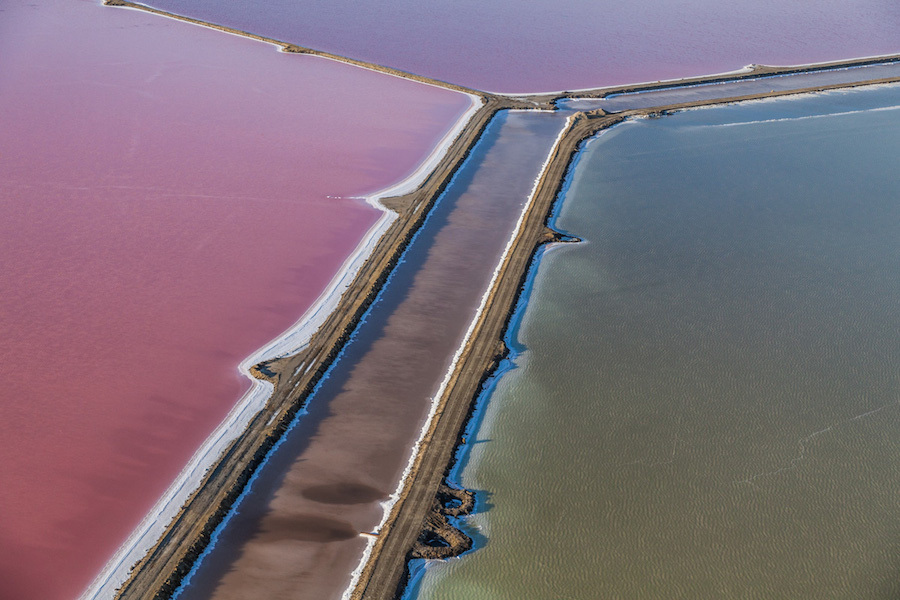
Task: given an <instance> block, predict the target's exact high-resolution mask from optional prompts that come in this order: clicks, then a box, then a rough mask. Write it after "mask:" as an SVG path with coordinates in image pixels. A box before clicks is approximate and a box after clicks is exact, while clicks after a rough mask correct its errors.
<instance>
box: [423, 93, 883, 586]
mask: <svg viewBox="0 0 900 600" xmlns="http://www.w3.org/2000/svg"><path fill="white" fill-rule="evenodd" d="M898 105H900V87H898V86H893V87H881V88H876V89H871V90H858V91H851V92H839V93H828V94H819V95H813V96H804V97H802V98H799V99H798V98H794V99H787V100H779V101H764V102H756V103H748V104H743V105H734V106H727V107H720V108H711V109H704V110H695V111H688V112H683V113H678V114H675V115H672V116H668V117H664V118H660V119H653V120H641V121H637V122H633V123H628V124H625V125H622V126H619V127H617V128H615V129H613V130H611V131H609V132H607V133H605V134H603V135H601V136H599V137H598V138H596V139H594V140H593V141H592V142H590V143H589V144H588V145H587V146H586V148H585V150H584V152H583V153H582V154H581V157H580V159H579V162H578V164H577V167H576V168H575V169H574V171H573V173H572V174H571V179H570V184H571V185H570V187H569V189H568V191H567V193H566V194H565V197H564V202H563V203H562V205H561V208H560V212H559V215H558V218H557V220H556V226H557V227H558V228H560V229H563V230H565V231H567V232H569V233H571V234H573V235H576V236H578V237H581V238H583V239H584V240H585V241H584V242H583V243H580V244H568V245H562V246H556V247H554V248H552V249H550V250H549V251H547V252H546V253H545V254H544V255H543V256H542V258H541V260H540V263H539V267H538V268H537V269H536V271H535V274H534V276H533V281H532V283H533V288H531V290H530V292H529V293H528V294H527V305H525V308H524V312H522V313H520V318H521V320H520V322H519V323H518V325H517V326H516V328H515V331H514V332H513V334H512V336H513V341H514V342H517V343H518V344H519V345H520V347H519V354H518V355H517V356H516V357H515V359H514V361H513V363H514V367H513V368H512V369H511V370H509V371H508V372H506V373H505V374H504V375H503V376H502V377H500V378H499V381H497V382H496V385H495V387H494V388H493V389H492V390H491V391H490V393H489V394H488V397H487V399H486V402H484V405H483V408H482V410H481V411H480V413H479V416H478V419H479V420H478V421H477V422H476V423H475V427H474V430H473V432H472V433H471V434H470V436H469V440H468V441H469V444H468V445H467V446H466V449H465V452H464V453H463V456H462V463H461V466H460V468H459V469H458V470H457V473H456V477H457V478H458V479H459V480H460V482H461V483H462V484H463V485H465V486H466V487H469V488H472V489H476V490H479V512H478V513H477V514H475V515H473V516H471V517H469V518H468V519H467V520H466V523H465V526H466V528H467V529H468V531H470V533H473V534H474V535H475V537H476V539H477V542H478V544H479V548H478V549H477V550H476V551H474V552H472V553H469V554H467V555H465V556H463V557H461V558H459V559H454V560H450V561H447V562H434V563H429V564H428V566H427V568H425V569H422V568H421V565H420V566H419V569H418V572H417V574H416V578H415V580H414V581H415V584H414V586H413V588H412V590H411V592H410V596H412V597H416V598H420V599H422V600H439V599H440V600H445V599H447V600H449V599H453V600H460V599H473V600H474V599H479V600H481V599H494V598H504V599H506V598H509V599H517V600H519V599H532V598H533V599H556V598H566V599H595V598H667V599H668V598H786V599H787V598H791V599H793V598H810V599H813V598H815V599H819V598H897V597H900V404H898V402H900V175H898V173H900V158H898V157H900V106H898Z"/></svg>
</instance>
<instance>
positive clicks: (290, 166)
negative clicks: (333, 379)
mask: <svg viewBox="0 0 900 600" xmlns="http://www.w3.org/2000/svg"><path fill="white" fill-rule="evenodd" d="M469 104H470V102H469V99H468V98H466V97H465V96H463V95H461V94H457V93H454V92H449V91H446V90H442V89H439V88H435V87H430V86H425V85H421V84H416V83H413V82H410V81H406V80H402V79H399V78H394V77H389V76H385V75H382V74H378V73H374V72H370V71H366V70H362V69H358V68H354V67H349V66H347V65H344V64H340V63H335V62H332V61H326V60H322V59H317V58H312V57H304V56H298V55H287V54H282V53H279V52H277V51H276V49H275V48H274V47H272V46H269V45H266V44H262V43H258V42H253V41H248V40H246V39H241V38H238V37H234V36H230V35H227V34H224V33H221V32H217V31H213V30H209V29H205V28H201V27H196V26H192V25H186V24H183V23H178V22H176V21H173V20H171V19H165V18H161V17H156V16H152V15H148V14H144V13H141V12H139V11H131V10H123V9H113V8H104V7H101V6H100V5H99V4H97V3H95V2H84V1H73V0H44V1H42V2H40V3H35V4H29V3H28V2H27V0H3V1H2V3H0V111H2V112H0V115H2V117H0V119H2V121H0V123H2V124H0V211H2V212H0V262H2V271H0V390H2V392H0V479H2V484H0V598H3V599H7V598H8V599H16V600H29V599H34V600H55V599H70V598H73V597H76V596H77V595H78V594H79V593H80V592H81V591H82V590H83V589H84V588H85V586H87V584H88V583H89V582H90V581H91V579H92V578H93V577H94V576H95V575H96V574H97V573H98V572H99V570H100V569H101V568H102V567H103V565H104V563H105V562H106V561H107V560H108V559H109V558H110V556H111V555H112V553H113V552H114V551H115V550H116V548H117V547H118V546H119V545H120V544H121V543H122V542H123V541H124V539H125V538H126V537H127V535H128V534H129V532H130V531H131V530H132V529H133V528H134V527H135V526H136V525H137V523H138V522H139V521H140V519H141V518H142V517H143V515H144V514H145V513H146V511H147V510H148V509H149V508H150V507H151V506H152V505H153V504H154V503H155V502H156V500H157V499H158V498H159V497H160V495H161V494H162V493H163V491H164V490H165V489H166V488H167V486H168V485H169V483H170V482H171V481H172V480H173V479H174V478H175V476H176V474H177V473H178V472H179V471H180V470H181V468H182V466H183V465H184V464H185V463H186V462H187V460H188V459H189V457H190V456H191V454H192V453H193V452H194V451H195V450H196V449H197V448H198V446H199V445H200V444H201V443H202V441H203V440H204V439H205V438H206V437H207V436H208V435H209V433H210V432H211V431H212V429H213V428H214V427H215V426H216V425H217V424H218V423H219V422H221V420H222V419H223V418H224V416H225V415H226V413H227V412H228V411H229V409H230V408H231V407H232V406H233V405H234V404H235V403H236V402H237V400H238V399H239V398H240V396H241V395H242V394H243V392H244V391H245V390H246V389H247V388H248V382H247V380H245V379H243V378H242V377H241V376H240V375H239V373H238V371H237V366H238V364H239V363H240V361H241V360H243V359H244V358H245V357H247V356H248V355H250V354H251V353H252V352H253V351H254V350H256V349H257V348H259V347H261V346H262V345H263V344H265V343H266V342H268V341H269V340H271V339H273V338H274V337H276V336H278V334H279V333H281V332H282V331H284V330H285V329H286V328H287V327H288V326H290V325H291V324H292V323H293V322H294V321H296V320H297V319H298V318H299V317H300V316H301V315H302V314H303V312H304V310H305V309H306V308H307V307H309V306H310V305H311V304H312V302H313V301H314V300H315V299H316V297H317V296H318V295H319V294H320V293H321V292H322V291H323V289H324V288H325V286H326V285H327V283H328V281H329V280H330V279H331V278H332V277H333V276H334V274H335V273H336V272H337V270H338V269H339V267H340V266H341V264H342V263H343V261H344V260H345V259H346V258H347V256H348V255H349V254H350V253H351V251H352V250H353V249H354V248H355V247H356V246H357V244H358V243H359V242H360V240H361V238H362V237H363V234H364V233H365V232H366V231H367V230H368V229H369V228H370V227H371V226H372V225H373V223H374V222H375V221H376V219H377V218H378V216H379V214H380V213H379V212H378V211H377V210H375V209H374V208H372V207H370V206H369V205H367V204H365V202H363V201H362V200H358V199H352V198H341V197H348V196H356V195H360V194H365V193H370V192H374V191H376V190H379V189H381V188H383V187H386V186H388V185H391V184H393V183H395V182H397V181H398V180H400V179H402V178H403V177H405V176H407V175H408V174H409V173H411V172H412V171H413V170H414V169H415V168H416V166H417V165H418V163H420V161H422V160H423V159H424V158H425V156H427V155H428V153H429V152H431V151H432V150H433V148H434V147H435V145H436V144H437V142H438V140H439V139H440V138H441V137H442V136H443V135H444V134H445V133H446V132H447V131H448V130H449V129H450V128H451V126H452V125H453V124H454V122H455V121H456V120H457V119H458V118H459V117H460V116H461V115H462V114H463V113H464V112H465V110H466V109H467V108H468V107H469Z"/></svg>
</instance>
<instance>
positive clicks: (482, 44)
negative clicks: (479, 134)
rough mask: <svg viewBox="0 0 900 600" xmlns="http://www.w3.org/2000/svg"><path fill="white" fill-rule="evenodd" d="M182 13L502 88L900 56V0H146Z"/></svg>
mask: <svg viewBox="0 0 900 600" xmlns="http://www.w3.org/2000/svg"><path fill="white" fill-rule="evenodd" d="M145 3H146V4H150V5H152V6H155V7H159V8H162V9H165V10H169V11H172V12H175V13H178V14H183V15H188V16H192V17H196V18H199V19H205V20H207V21H211V22H213V23H219V24H222V25H230V26H232V27H237V28H238V29H243V30H245V31H252V32H253V33H257V34H260V35H267V36H271V37H274V38H277V39H280V40H284V41H288V42H293V43H295V44H300V45H304V46H308V47H311V48H316V49H318V50H327V51H330V52H334V53H336V54H340V55H343V56H352V57H354V58H359V59H363V60H367V61H370V62H375V63H379V64H385V65H390V66H392V67H396V68H398V69H403V70H406V71H411V72H413V73H418V74H420V75H427V76H429V77H434V78H436V79H441V80H444V81H451V82H453V83H458V84H462V85H467V86H470V87H472V88H475V89H480V90H489V91H494V92H503V93H531V92H548V91H557V90H576V89H583V88H589V87H599V86H609V85H619V84H628V83H637V82H644V81H655V80H657V79H672V78H680V77H690V76H695V75H707V74H711V73H721V72H723V71H731V70H734V69H740V68H741V67H744V66H746V65H747V64H749V63H762V64H770V65H796V64H804V63H810V62H822V61H835V60H845V59H848V58H856V57H862V56H872V55H881V54H892V53H895V52H900V36H898V33H897V32H898V31H900V3H898V2H896V1H893V0H854V1H853V2H846V0H817V1H816V2H810V1H808V0H740V1H732V2H723V1H722V0H630V1H629V2H621V1H618V0H557V1H550V0H455V1H453V2H448V1H445V0H382V1H381V2H378V3H375V4H372V5H371V6H367V7H366V8H365V9H361V7H360V3H359V1H358V0H305V1H304V2H297V1H296V0H229V1H228V2H223V1H222V0H145Z"/></svg>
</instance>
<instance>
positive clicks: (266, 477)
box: [179, 111, 564, 600]
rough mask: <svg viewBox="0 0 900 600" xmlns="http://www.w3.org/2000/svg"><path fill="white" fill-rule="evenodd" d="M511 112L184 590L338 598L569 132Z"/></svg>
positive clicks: (547, 117)
mask: <svg viewBox="0 0 900 600" xmlns="http://www.w3.org/2000/svg"><path fill="white" fill-rule="evenodd" d="M563 124H564V116H562V115H559V114H553V113H538V112H528V113H526V112H508V111H504V112H501V113H498V115H497V116H496V117H495V118H494V120H493V122H492V123H491V124H490V126H489V127H488V129H487V131H486V132H485V134H484V136H483V137H482V139H481V141H480V142H479V143H478V144H477V146H476V147H475V149H474V150H473V152H472V154H471V155H470V157H469V159H468V160H467V161H466V163H465V165H464V166H463V168H462V169H461V170H460V172H459V173H458V174H457V175H456V177H455V179H454V181H453V183H452V184H451V185H450V187H449V188H448V190H447V191H446V192H445V194H444V196H443V198H442V199H441V200H440V202H439V203H438V205H437V206H436V208H435V209H434V211H433V213H432V215H431V216H430V217H429V219H428V221H427V223H426V225H425V227H424V228H423V229H422V230H421V232H420V233H419V235H418V236H417V238H416V239H415V241H414V242H413V244H412V245H411V246H410V248H409V250H408V251H407V253H406V255H405V257H404V260H403V261H402V263H401V264H400V265H399V266H398V267H397V269H396V271H395V273H394V274H393V276H392V278H391V280H390V282H389V283H388V285H387V287H386V288H385V290H384V291H383V293H382V295H381V297H380V298H379V300H378V301H377V302H376V304H375V305H374V306H373V308H372V310H371V312H370V314H369V315H368V316H367V318H366V319H365V321H364V323H363V324H362V325H361V326H360V328H359V330H358V332H357V334H356V337H355V339H354V340H353V341H352V342H351V343H350V345H349V346H348V347H347V348H346V350H345V351H344V353H343V355H342V356H341V358H340V360H339V361H338V363H337V364H336V366H335V367H334V369H333V370H332V372H331V373H330V375H329V377H328V378H327V379H326V380H325V382H324V383H323V384H322V386H321V388H320V389H319V390H318V391H317V392H316V394H315V395H314V396H313V398H312V399H311V401H310V403H309V406H308V413H307V414H304V415H302V416H300V417H299V420H298V421H297V423H296V425H295V427H294V428H293V429H292V430H291V431H290V432H289V433H288V434H287V436H286V437H285V439H284V440H283V443H282V444H281V445H280V446H279V447H278V448H277V449H276V450H275V452H274V453H273V455H272V456H271V458H270V459H269V461H268V462H267V463H266V465H265V466H264V467H263V468H262V469H261V470H260V472H259V473H258V475H257V477H256V479H255V480H254V482H253V484H252V487H251V489H250V492H249V493H248V494H247V495H246V496H245V497H244V499H243V501H242V502H241V503H240V505H239V507H238V509H237V512H236V513H235V514H234V515H232V517H231V518H230V519H229V520H228V521H227V524H226V526H225V527H224V528H223V529H222V531H221V532H220V533H219V535H218V537H217V539H216V541H215V544H214V546H213V547H212V550H211V551H209V553H208V554H207V555H206V556H205V557H204V558H203V560H202V562H201V564H200V566H199V567H198V568H197V569H196V571H195V572H194V574H193V575H192V577H191V579H190V581H189V583H188V585H187V586H186V587H185V588H183V589H182V591H181V593H180V595H179V598H182V599H191V600H193V599H204V600H205V599H208V598H221V599H233V598H241V599H244V598H267V599H275V598H292V599H298V598H311V599H315V600H324V599H327V598H339V597H340V596H341V594H342V593H343V591H344V590H345V589H346V588H347V586H348V585H349V583H350V577H351V572H352V571H353V569H354V568H355V567H356V566H357V564H358V563H359V561H360V558H361V556H362V553H363V551H364V549H365V546H366V538H365V537H364V536H361V535H360V532H369V531H371V530H372V529H373V528H376V527H377V526H378V524H379V522H380V520H381V518H382V510H383V509H382V505H381V503H382V502H383V501H385V500H386V499H388V496H389V495H390V494H391V493H392V492H393V491H394V490H395V489H396V487H397V485H398V483H399V480H400V478H401V476H402V472H403V469H404V468H405V466H406V464H407V461H408V459H409V456H410V452H411V448H412V447H413V444H414V442H415V440H416V439H417V438H418V435H419V432H420V430H421V427H422V425H423V423H424V420H425V418H426V417H427V414H428V411H429V408H430V406H431V399H432V397H433V396H434V395H435V393H436V391H437V389H438V386H439V385H440V383H441V380H442V379H443V377H444V374H445V373H446V371H447V369H448V367H449V365H450V363H451V360H452V357H453V354H454V353H455V351H456V349H457V348H458V347H459V345H460V343H461V341H462V339H463V336H464V335H465V332H466V330H467V328H468V326H469V323H470V322H471V321H472V319H473V317H474V315H475V311H476V310H477V308H478V304H479V302H480V299H481V297H482V295H483V293H484V291H485V290H486V289H487V286H488V284H489V282H490V279H491V276H492V274H493V271H494V268H495V266H496V265H497V264H498V263H499V261H500V257H501V255H502V253H503V250H504V248H505V246H506V244H507V241H508V240H509V238H510V236H511V234H512V232H513V229H514V228H515V225H516V222H517V220H518V218H519V215H520V214H521V211H522V208H523V206H524V203H525V202H526V200H527V198H528V196H529V194H530V192H531V188H532V185H533V182H534V179H535V177H536V176H537V175H538V174H539V172H540V170H541V166H542V164H543V162H544V160H545V158H546V157H547V155H548V153H549V151H550V148H551V146H552V145H553V142H554V140H555V139H556V137H557V135H558V133H559V132H560V130H561V129H562V127H563Z"/></svg>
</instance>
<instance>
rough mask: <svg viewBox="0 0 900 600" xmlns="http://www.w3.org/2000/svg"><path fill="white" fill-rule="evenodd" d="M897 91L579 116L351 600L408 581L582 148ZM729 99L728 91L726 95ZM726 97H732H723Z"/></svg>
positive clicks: (396, 593)
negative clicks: (601, 140)
mask: <svg viewBox="0 0 900 600" xmlns="http://www.w3.org/2000/svg"><path fill="white" fill-rule="evenodd" d="M891 83H900V77H892V78H886V79H876V80H870V81H859V82H852V83H841V84H833V85H823V86H816V87H809V88H798V89H794V90H783V91H772V92H767V93H761V94H752V95H746V96H733V97H722V98H716V99H705V100H700V101H695V102H684V103H679V104H671V105H665V106H658V107H652V108H642V109H634V110H627V111H622V112H619V113H612V114H610V113H606V112H604V111H603V110H600V109H598V110H594V111H590V112H586V113H585V112H582V113H576V114H575V115H574V116H573V117H572V118H571V119H570V121H569V123H568V125H567V128H566V130H565V131H564V133H563V134H562V135H561V137H560V139H559V141H558V143H557V144H556V145H555V146H554V148H553V150H552V153H551V156H550V157H549V160H548V162H547V163H546V166H545V168H544V171H543V173H542V174H541V175H540V178H539V180H538V182H537V184H536V186H535V191H534V194H533V196H532V198H531V200H530V202H529V204H528V205H527V206H526V208H525V213H524V218H523V220H522V222H521V226H520V228H519V230H518V232H517V234H516V236H515V238H514V239H513V240H512V243H511V246H510V248H509V252H508V253H507V254H506V256H505V258H504V261H503V263H502V265H501V266H500V269H499V271H498V276H497V277H496V279H495V281H494V285H493V287H492V289H491V290H490V292H489V295H488V297H487V299H486V302H485V303H484V308H483V311H482V312H481V314H480V315H479V316H478V317H477V319H476V322H475V323H474V326H473V328H472V330H471V335H470V336H469V338H468V339H467V340H466V342H465V345H464V347H463V349H462V352H461V354H460V356H459V359H458V361H457V362H456V365H455V368H454V370H453V372H452V373H451V376H450V379H449V382H448V384H447V386H446V388H445V391H444V394H443V395H442V396H441V397H440V398H439V399H438V407H437V410H436V411H435V415H434V418H433V420H432V422H431V424H430V426H429V428H428V430H427V432H426V433H425V435H424V437H423V439H422V440H421V442H420V445H419V453H418V455H417V456H416V458H415V462H414V464H413V468H412V469H411V471H410V473H409V475H408V476H407V478H406V481H405V484H404V486H403V488H402V490H401V493H400V497H399V499H398V500H397V502H396V503H395V505H394V507H393V509H392V511H391V514H390V515H389V517H388V519H387V520H386V522H385V525H384V526H383V527H382V529H381V531H380V532H379V536H378V539H377V541H376V542H375V545H374V547H373V549H372V552H371V554H370V557H369V560H368V562H367V564H366V565H365V566H364V568H363V570H362V573H361V576H360V578H359V580H358V582H357V585H356V587H355V589H354V590H353V591H352V594H351V598H352V599H353V600H388V599H391V598H398V597H400V595H401V594H402V592H403V589H404V587H405V585H406V581H407V577H408V562H409V560H410V558H411V557H412V552H413V548H414V547H415V546H416V545H417V542H419V541H420V536H421V535H422V533H423V529H424V528H426V527H427V521H428V519H429V516H430V515H431V513H432V512H433V509H434V506H435V502H434V501H435V497H436V496H437V495H438V493H439V490H440V488H441V486H442V485H444V482H445V478H446V475H447V473H448V472H449V469H450V468H451V466H452V463H453V457H454V455H455V452H456V449H457V447H458V446H459V444H460V443H461V442H462V439H461V436H462V434H463V432H464V430H465V426H466V423H467V421H468V419H469V417H470V415H471V412H472V410H473V407H474V404H475V401H476V399H477V397H478V395H479V393H480V392H481V389H482V386H483V384H484V382H485V381H486V380H487V378H488V377H489V376H490V375H491V373H492V372H493V371H494V370H495V369H496V367H497V365H498V364H499V362H500V360H501V359H502V358H503V356H505V354H506V351H507V349H506V346H505V343H504V341H503V340H504V337H505V335H506V330H507V327H508V325H509V320H510V318H511V316H512V312H513V310H514V309H515V306H516V302H517V300H518V298H519V294H520V293H521V291H522V288H523V284H524V282H525V278H526V276H527V273H528V270H529V267H530V265H531V263H532V261H533V260H534V256H535V254H536V252H537V250H538V248H539V247H540V246H541V245H542V244H544V243H548V242H554V241H558V240H559V239H560V238H559V234H558V233H557V232H554V231H552V230H551V229H549V228H548V226H547V221H548V219H549V216H550V214H551V212H552V210H553V207H554V205H555V203H556V201H557V199H558V197H559V194H560V191H561V189H562V186H563V184H564V181H565V178H566V174H567V173H568V170H569V166H570V164H571V163H572V161H573V159H574V157H575V155H576V154H577V153H578V151H579V148H580V146H581V144H582V143H583V142H584V141H585V140H587V139H589V138H591V137H593V136H595V135H597V134H598V133H599V132H601V131H603V130H604V129H607V128H609V127H612V126H613V125H616V124H618V123H621V122H623V121H625V120H627V119H629V118H639V117H648V116H659V115H664V114H668V113H670V112H675V111H679V110H685V109H690V108H700V107H704V106H714V105H722V104H731V103H736V102H744V101H749V100H760V99H765V98H775V97H781V96H790V95H796V94H804V93H813V92H823V91H828V90H836V89H846V88H852V87H858V86H864V85H878V84H891ZM723 91H724V88H723ZM726 93H727V92H726Z"/></svg>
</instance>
